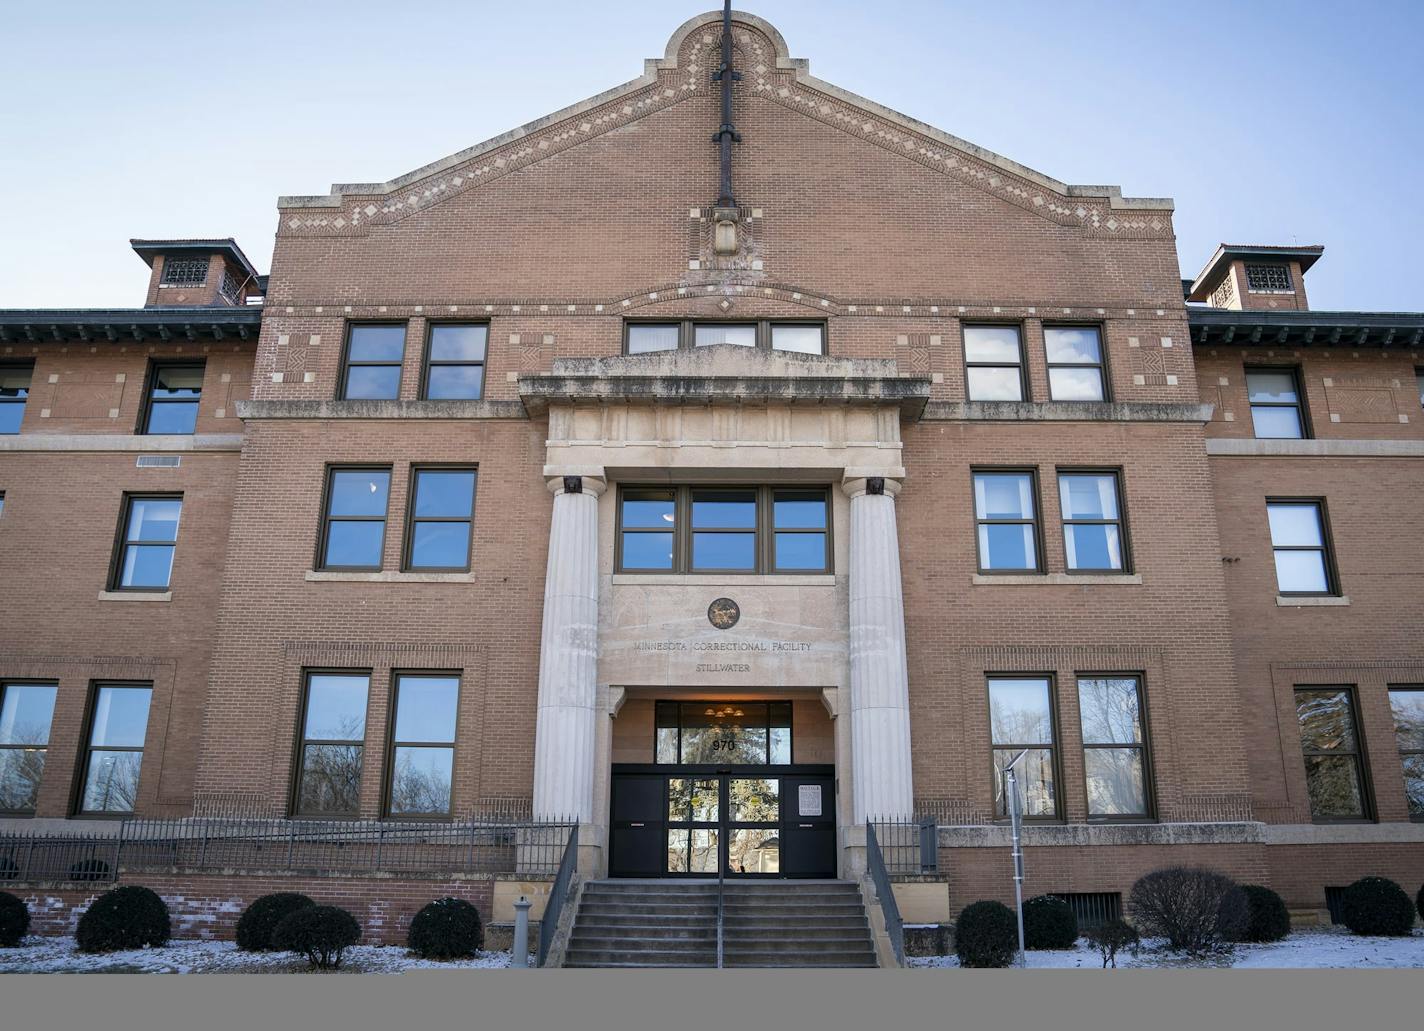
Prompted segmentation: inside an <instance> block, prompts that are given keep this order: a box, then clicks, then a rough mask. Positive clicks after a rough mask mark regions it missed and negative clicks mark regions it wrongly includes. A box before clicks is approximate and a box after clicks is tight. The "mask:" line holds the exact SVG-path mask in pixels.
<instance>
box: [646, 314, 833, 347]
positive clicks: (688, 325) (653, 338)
mask: <svg viewBox="0 0 1424 1031" xmlns="http://www.w3.org/2000/svg"><path fill="white" fill-rule="evenodd" d="M624 327H625V329H624V334H625V335H624V339H623V351H624V353H625V354H653V353H655V352H658V351H676V350H686V349H689V348H696V347H709V346H712V345H714V344H731V345H734V346H741V347H759V348H763V349H770V350H773V351H794V352H796V353H799V354H825V353H826V324H825V323H824V322H798V321H795V320H785V321H783V320H777V319H760V320H757V321H754V322H745V321H743V322H737V321H718V320H705V321H704V320H693V319H682V320H678V321H671V322H639V321H628V322H625V323H624Z"/></svg>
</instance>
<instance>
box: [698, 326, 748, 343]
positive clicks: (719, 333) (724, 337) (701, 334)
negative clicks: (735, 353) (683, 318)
mask: <svg viewBox="0 0 1424 1031" xmlns="http://www.w3.org/2000/svg"><path fill="white" fill-rule="evenodd" d="M713 344H735V345H736V346H737V347H755V346H756V345H757V325H756V323H755V322H694V323H693V324H692V346H693V347H710V346H712V345H713Z"/></svg>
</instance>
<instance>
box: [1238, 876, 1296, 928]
mask: <svg viewBox="0 0 1424 1031" xmlns="http://www.w3.org/2000/svg"><path fill="white" fill-rule="evenodd" d="M1241 893H1242V894H1243V895H1245V896H1246V925H1245V926H1244V927H1242V928H1241V934H1240V936H1239V937H1238V938H1237V941H1243V942H1278V941H1280V940H1281V939H1282V938H1284V937H1285V936H1286V935H1288V934H1290V913H1289V912H1287V910H1286V904H1285V903H1284V902H1282V901H1281V897H1280V896H1279V895H1277V894H1276V893H1275V892H1274V891H1272V890H1271V889H1270V888H1263V887H1261V885H1259V884H1243V885H1242V886H1241Z"/></svg>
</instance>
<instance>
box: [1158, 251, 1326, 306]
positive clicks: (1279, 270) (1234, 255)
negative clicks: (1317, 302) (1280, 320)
mask: <svg viewBox="0 0 1424 1031" xmlns="http://www.w3.org/2000/svg"><path fill="white" fill-rule="evenodd" d="M1324 253H1325V248H1324V247H1322V246H1320V245H1319V244H1315V245H1313V246H1309V247H1294V246H1292V247H1268V246H1262V245H1259V244H1235V243H1224V244H1222V245H1221V246H1220V247H1218V248H1217V249H1216V253H1215V254H1213V255H1212V256H1211V260H1210V261H1208V262H1207V263H1206V267H1205V268H1203V269H1202V270H1201V271H1200V272H1199V273H1197V278H1196V279H1194V280H1192V281H1191V283H1190V285H1186V284H1184V285H1186V294H1187V300H1189V301H1204V302H1206V303H1207V304H1209V305H1211V306H1212V307H1213V308H1229V309H1232V310H1234V311H1243V310H1266V311H1308V310H1309V308H1310V304H1309V302H1308V301H1306V299H1305V274H1306V272H1308V271H1309V270H1310V267H1311V266H1312V265H1314V264H1315V263H1316V262H1317V261H1319V260H1320V256H1321V255H1322V254H1324Z"/></svg>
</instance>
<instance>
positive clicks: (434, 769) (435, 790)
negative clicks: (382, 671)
mask: <svg viewBox="0 0 1424 1031" xmlns="http://www.w3.org/2000/svg"><path fill="white" fill-rule="evenodd" d="M459 702H460V678H459V677H457V676H451V675H448V674H446V675H441V674H411V673H403V674H400V675H399V676H397V677H396V718H395V724H394V727H393V729H392V732H391V753H390V756H389V759H388V762H389V764H390V766H389V768H390V794H389V795H388V796H387V799H386V812H387V813H389V814H390V815H391V816H449V815H450V812H451V808H450V785H451V781H452V778H453V773H454V769H455V714H456V712H457V711H458V709H459ZM357 779H358V780H359V777H358V778H357Z"/></svg>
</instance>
